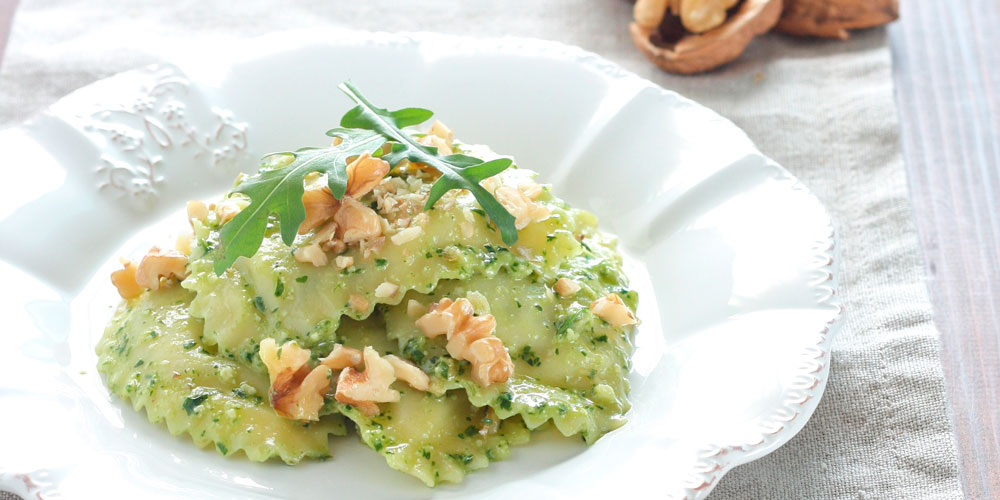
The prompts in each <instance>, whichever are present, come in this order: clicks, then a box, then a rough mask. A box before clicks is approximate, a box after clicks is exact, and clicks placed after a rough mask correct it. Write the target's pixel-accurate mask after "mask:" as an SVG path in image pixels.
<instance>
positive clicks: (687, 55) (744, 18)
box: [629, 0, 862, 74]
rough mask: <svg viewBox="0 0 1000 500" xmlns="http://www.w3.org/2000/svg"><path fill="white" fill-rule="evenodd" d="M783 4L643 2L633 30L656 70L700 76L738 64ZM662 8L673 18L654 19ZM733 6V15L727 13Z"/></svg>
mask: <svg viewBox="0 0 1000 500" xmlns="http://www.w3.org/2000/svg"><path fill="white" fill-rule="evenodd" d="M855 1H862V0H855ZM781 2H782V0H743V1H742V2H735V1H733V0H668V1H667V2H662V0H660V1H655V0H639V1H638V2H637V3H636V6H635V12H634V15H635V22H633V23H632V24H631V26H630V27H629V31H630V32H631V34H632V41H633V42H634V43H635V45H636V47H638V48H639V50H640V51H642V53H643V54H645V55H646V57H647V58H648V59H649V60H650V61H652V62H653V63H654V64H656V65H657V66H659V67H661V68H663V69H665V70H667V71H669V72H671V73H685V74H691V73H701V72H703V71H708V70H710V69H713V68H717V67H719V66H722V65H723V64H725V63H727V62H729V61H732V60H733V59H736V58H737V57H739V55H740V54H742V53H743V50H744V49H745V48H746V46H747V45H748V44H749V43H750V40H752V39H753V38H754V37H755V36H757V35H760V34H762V33H766V32H767V31H769V30H770V29H771V28H772V27H773V26H774V25H775V23H777V22H778V18H779V17H780V16H781V5H782V3H781ZM640 4H642V5H640ZM661 5H663V6H665V7H667V8H668V9H669V11H670V12H671V13H672V14H673V15H669V16H667V15H662V16H660V17H659V18H657V17H656V16H653V12H654V10H656V9H659V8H660V6H661ZM730 7H732V8H733V9H735V12H732V11H731V10H728V11H727V9H730ZM728 12H732V13H731V15H730V16H729V17H726V14H727V13H728ZM677 16H679V21H680V25H674V24H670V22H671V21H672V22H673V23H677V21H678V17H677ZM657 19H659V22H655V23H654V21H657ZM668 25H669V27H670V29H669V30H667V29H666V27H667V26H668ZM667 31H670V33H667Z"/></svg>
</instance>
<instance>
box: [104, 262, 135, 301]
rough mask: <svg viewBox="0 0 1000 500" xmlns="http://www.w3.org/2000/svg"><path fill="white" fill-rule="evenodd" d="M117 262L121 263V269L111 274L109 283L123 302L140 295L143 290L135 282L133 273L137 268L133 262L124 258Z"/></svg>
mask: <svg viewBox="0 0 1000 500" xmlns="http://www.w3.org/2000/svg"><path fill="white" fill-rule="evenodd" d="M119 261H120V262H121V263H122V269H119V270H117V271H112V273H111V283H112V284H113V285H115V288H117V289H118V295H121V297H122V298H123V299H125V300H128V299H134V298H136V297H138V296H139V295H142V290H143V288H142V287H141V286H139V284H138V283H136V281H135V271H136V269H137V268H138V266H137V265H136V263H135V261H133V260H129V259H124V258H123V259H119Z"/></svg>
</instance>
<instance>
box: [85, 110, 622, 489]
mask: <svg viewBox="0 0 1000 500" xmlns="http://www.w3.org/2000/svg"><path fill="white" fill-rule="evenodd" d="M437 127H438V125H435V128H437ZM432 130H433V129H432ZM438 133H440V131H438ZM449 134H450V132H449ZM449 137H450V136H449ZM434 141H436V142H433V141H432V142H433V143H434V145H435V146H436V147H438V148H443V147H448V148H450V147H451V146H452V145H451V144H450V138H449V139H448V140H447V141H445V138H444V136H440V137H437V138H436V139H434ZM456 147H457V146H456ZM461 148H462V150H463V151H466V152H475V154H477V155H479V156H480V157H484V158H485V157H495V155H494V154H493V153H492V152H489V151H488V150H485V149H483V148H477V147H469V146H462V147H461ZM364 159H365V161H366V162H369V165H375V166H378V164H379V162H381V161H382V160H379V159H378V158H376V157H370V156H366V157H364ZM356 161H360V160H356ZM352 165H353V164H352ZM349 168H350V167H349ZM386 168H387V167H386ZM380 175H381V174H380ZM533 177H534V174H533V173H532V172H530V171H528V170H523V169H518V168H516V167H512V168H509V169H508V170H505V171H503V172H501V173H499V175H495V176H493V177H490V178H488V179H486V180H485V181H482V185H483V187H484V188H485V189H487V191H488V192H489V193H490V194H491V195H493V196H496V197H497V200H498V201H500V202H501V203H502V204H504V207H505V208H506V209H509V210H511V212H512V214H513V215H514V216H515V217H516V219H515V220H516V224H517V227H518V231H517V236H518V238H517V243H516V244H515V245H512V246H508V245H506V244H505V243H504V241H503V239H502V238H501V234H500V232H499V231H498V230H497V227H496V225H495V224H494V223H493V222H492V221H491V219H490V218H489V217H488V216H487V214H486V213H485V211H484V210H483V209H482V207H481V206H480V205H479V203H478V201H477V200H476V199H475V198H474V197H473V196H472V194H470V193H469V192H468V191H465V190H456V191H451V192H448V193H447V194H445V195H444V196H443V197H442V198H441V199H440V200H438V202H437V203H436V204H435V205H434V207H433V208H431V209H427V210H425V207H424V204H425V202H426V200H427V198H428V196H430V194H431V191H432V185H434V181H435V180H436V179H437V177H436V175H435V174H434V173H433V172H430V173H429V172H428V171H427V169H426V168H424V167H422V166H420V165H409V166H407V168H396V169H394V170H392V172H391V173H389V175H388V176H385V178H384V179H383V178H382V177H381V176H380V177H378V178H376V179H374V181H373V183H372V185H373V186H374V188H372V187H369V188H368V189H370V190H371V192H360V194H359V195H358V198H357V199H356V200H355V199H352V201H350V203H354V204H355V205H353V206H355V207H360V208H356V210H360V211H367V212H370V213H372V214H375V215H377V216H378V217H379V219H378V221H379V224H380V228H379V229H378V233H379V234H378V236H377V237H371V236H369V239H367V240H362V241H361V243H359V244H353V245H351V244H346V243H345V242H346V240H347V239H348V238H347V236H346V234H347V233H346V232H345V231H346V230H344V228H343V227H339V226H337V225H336V224H333V222H338V224H340V223H342V222H343V221H339V220H335V217H334V216H332V215H328V216H327V219H326V220H327V222H323V223H322V225H321V226H314V227H310V228H308V230H302V231H300V232H301V233H304V234H300V235H299V236H298V237H297V239H296V241H295V243H294V245H292V247H289V246H287V245H286V244H285V243H284V242H283V240H282V238H281V235H280V226H279V224H280V222H279V221H278V220H277V219H275V218H274V217H271V218H270V219H269V222H268V225H267V229H266V231H265V233H264V238H263V241H262V243H261V246H260V248H259V249H258V250H257V251H256V252H254V253H253V254H252V255H251V256H250V257H239V258H238V259H236V260H235V262H234V263H233V265H232V267H230V268H229V269H227V270H226V271H225V272H223V273H222V274H221V275H217V274H216V272H215V269H214V265H215V262H216V259H217V258H218V253H219V250H218V248H219V242H220V239H221V233H222V229H223V227H224V225H225V224H226V221H227V220H228V219H227V218H225V217H223V216H222V215H221V212H219V211H218V209H216V211H215V212H213V213H212V215H209V216H196V217H195V218H194V219H193V220H192V226H193V233H194V244H193V245H192V249H191V250H190V252H188V255H186V262H187V266H186V272H187V274H186V275H184V276H174V275H171V274H169V273H168V274H163V275H159V274H155V272H154V273H153V277H154V279H155V281H154V285H156V284H159V285H162V286H152V287H146V288H150V289H149V290H147V291H144V292H141V294H140V295H138V296H137V297H135V298H129V299H128V300H127V301H126V302H124V303H123V304H122V306H121V307H120V308H119V310H118V311H117V312H116V314H115V317H114V318H113V319H112V321H111V323H110V325H109V326H108V328H107V330H106V331H105V334H104V337H103V338H102V339H101V341H100V343H99V345H98V346H97V351H98V354H99V359H100V365H99V369H100V371H101V373H103V374H104V375H105V377H106V383H107V385H108V387H109V389H110V390H111V392H113V393H114V394H116V395H117V396H119V397H121V398H123V399H126V400H129V401H131V402H132V405H133V407H134V408H135V409H137V410H139V409H143V408H145V410H146V412H147V415H148V417H149V419H150V420H151V421H154V422H158V421H165V422H166V424H167V427H168V428H169V430H170V431H171V432H173V433H174V434H179V433H183V432H186V433H188V434H189V435H190V436H191V437H192V439H193V440H194V442H195V443H196V444H197V445H199V446H207V445H209V444H211V443H214V444H215V447H216V449H217V450H218V451H219V452H220V453H222V454H223V455H230V454H233V453H235V452H236V451H238V450H243V452H244V453H245V454H246V455H247V456H248V457H249V458H250V459H252V460H267V459H270V458H277V459H280V460H283V461H284V462H286V463H289V464H294V463H297V462H299V461H300V460H302V459H304V458H325V457H327V456H328V455H329V444H328V439H329V436H331V435H337V436H339V435H344V434H345V433H346V427H345V422H347V426H350V427H353V428H354V429H355V430H356V431H357V434H358V436H359V437H360V439H361V440H362V442H363V443H364V444H366V445H367V446H368V447H369V448H371V449H372V450H374V451H375V452H377V453H379V454H381V455H382V456H383V457H384V458H385V460H386V463H387V464H388V465H389V466H390V467H391V468H393V469H396V470H399V471H402V472H404V473H407V474H410V475H412V476H414V477H416V478H417V479H419V480H420V481H422V482H423V483H424V484H426V485H428V486H434V485H437V484H440V483H445V482H451V483H457V482H461V481H462V480H463V478H464V477H465V475H466V474H468V473H469V472H472V471H475V470H478V469H482V468H485V467H487V466H488V464H489V463H490V462H492V461H495V460H502V459H505V458H508V457H509V456H510V454H511V453H512V449H513V448H514V447H515V446H518V445H522V444H525V443H527V442H528V441H529V439H530V435H531V432H532V431H534V430H536V429H539V428H540V427H543V426H546V425H548V424H550V423H551V425H553V426H554V427H555V428H556V429H558V430H559V431H560V432H561V433H562V434H563V435H564V436H579V437H580V438H581V439H582V440H583V441H585V442H587V443H593V442H594V441H596V440H597V439H599V438H600V437H601V436H603V435H605V434H606V433H608V432H610V431H612V430H614V429H616V428H618V427H620V426H621V425H623V424H624V423H625V414H626V413H627V412H628V410H629V408H630V404H629V402H628V399H627V396H628V390H629V385H628V372H629V370H630V357H631V355H632V352H633V350H634V344H633V337H632V336H633V333H634V331H633V330H634V328H633V327H632V326H631V325H632V324H634V323H635V318H634V315H633V311H634V310H635V307H636V304H637V300H638V299H637V296H636V294H635V292H634V291H631V290H630V289H629V288H628V280H627V278H626V277H625V275H624V273H623V271H622V268H621V265H622V262H621V257H620V256H619V255H618V253H617V251H616V248H615V240H614V238H611V237H609V236H607V235H605V234H603V233H601V232H600V231H598V229H597V220H596V218H595V217H594V216H593V215H592V214H590V213H587V212H585V211H582V210H578V209H575V208H572V207H570V206H569V205H567V204H566V203H565V202H563V201H562V200H560V199H558V198H556V197H555V196H553V195H552V193H551V192H549V190H548V188H543V187H541V186H539V185H537V184H535V183H534V181H533ZM351 190H352V185H351V184H348V192H351ZM505 190H506V191H505ZM347 202H348V201H347V200H346V198H345V199H344V200H342V201H339V202H330V203H332V204H333V205H331V207H328V208H330V210H332V212H331V213H336V212H335V211H336V210H341V208H338V207H340V206H341V205H340V204H344V203H347ZM303 204H304V205H305V198H303ZM196 208H197V207H196ZM196 215H197V214H196ZM308 216H309V211H308V209H307V218H308ZM325 228H332V229H329V230H327V229H325ZM368 229H369V230H372V227H371V225H369V227H368ZM324 231H325V232H324ZM321 233H323V234H325V235H326V236H324V237H328V236H330V235H334V234H335V235H336V236H337V238H343V241H336V242H334V241H333V240H323V241H324V244H328V243H329V244H330V245H329V246H325V247H319V246H318V245H319V241H320V240H319V238H320V234H321ZM333 243H336V244H333ZM310 246H311V247H312V248H313V250H312V251H313V252H314V253H313V254H312V256H313V257H315V256H316V254H315V252H317V251H322V252H324V253H323V255H322V257H323V258H321V259H319V260H318V261H317V260H315V259H314V258H313V257H308V256H307V257H305V258H304V257H303V255H305V254H300V253H298V252H301V251H303V250H304V249H307V248H310ZM162 253H163V252H162V251H160V254H162ZM140 268H141V265H140ZM126 269H128V268H126ZM140 271H141V269H140ZM147 271H148V269H147ZM131 272H132V274H136V272H137V271H136V270H135V269H133V270H132V271H131ZM138 274H139V275H143V276H146V275H148V274H150V273H149V272H147V273H145V274H143V273H142V272H139V273H138ZM145 279H148V278H145ZM174 281H179V284H178V283H174ZM560 281H562V282H566V283H569V285H567V286H566V287H564V289H560V288H559V286H557V283H559V282H560ZM140 290H141V288H140ZM124 296H125V294H124V293H123V297H124ZM446 298H447V299H451V300H459V299H463V300H467V301H468V303H469V304H472V306H474V308H475V311H474V315H475V316H480V317H483V318H485V317H487V316H489V317H490V318H492V319H491V321H495V327H494V328H491V330H490V332H479V333H478V334H477V335H480V337H477V338H476V339H470V342H472V341H473V340H481V339H485V338H486V337H482V336H483V335H486V336H488V337H489V340H490V341H491V342H492V343H491V344H489V345H492V346H497V347H496V349H499V350H500V352H501V353H502V354H503V356H502V358H503V359H499V361H500V362H503V364H502V367H503V368H504V370H501V371H500V372H499V373H501V375H502V377H501V378H498V379H496V380H495V381H494V380H492V379H490V380H486V381H484V380H483V379H482V378H473V376H472V374H473V372H474V370H475V369H476V363H479V362H481V359H480V357H477V356H481V355H482V353H480V354H476V355H475V356H473V355H469V356H464V355H463V356H464V357H463V356H459V355H458V354H455V357H453V356H452V355H451V354H449V350H448V349H447V348H446V344H447V342H449V340H448V339H449V338H450V336H451V335H452V333H453V332H451V331H450V330H449V332H448V334H447V335H440V336H437V337H434V338H430V337H428V335H427V334H425V332H424V331H423V330H422V328H421V327H420V326H418V320H419V319H420V318H421V317H422V315H423V314H426V313H427V311H428V308H432V307H435V304H436V303H439V302H441V301H442V300H443V299H446ZM601 300H612V301H614V302H615V303H616V304H617V306H616V307H619V308H620V312H621V313H622V314H624V315H626V316H627V317H628V318H629V319H630V320H631V321H629V322H626V323H621V322H616V321H614V320H613V319H611V318H609V317H607V316H606V315H603V314H602V312H601V311H600V310H599V309H597V308H595V304H597V303H598V302H599V301H601ZM470 307H471V306H470ZM432 310H433V309H432ZM463 314H466V315H467V316H468V315H469V313H463ZM490 324H492V323H490ZM265 340H267V342H272V341H273V344H271V343H269V344H267V346H268V350H267V351H266V353H264V354H266V357H267V359H268V361H267V363H265V362H264V359H262V353H261V343H262V342H264V341H265ZM469 345H470V346H471V345H472V344H469ZM283 350H284V351H283ZM362 351H364V352H365V354H364V356H365V357H364V358H363V359H364V363H361V362H360V360H361V359H362V355H361V353H362ZM282 352H284V353H286V354H285V357H284V358H283V357H282ZM334 352H339V353H340V355H342V356H343V357H342V358H338V360H333V353H334ZM470 352H471V351H470ZM369 353H370V354H369ZM328 354H329V356H328ZM493 354H496V352H493ZM369 355H371V356H374V357H373V358H372V359H371V360H370V359H369V357H368V356H369ZM345 360H347V361H345ZM370 361H371V362H373V363H375V365H373V366H376V367H379V368H378V369H375V368H372V367H371V366H368V363H369V362H370ZM390 361H391V363H390ZM494 361H496V359H495V360H494ZM386 370H388V371H386ZM408 370H409V371H408ZM387 373H388V374H390V375H388V377H389V378H388V379H386V378H385V375H386V374H387ZM407 373H409V375H407ZM414 373H416V375H414ZM477 373H478V372H477ZM307 374H308V375H307ZM316 374H318V376H314V375H316ZM323 377H326V378H323ZM408 377H409V378H408ZM414 377H415V378H414ZM305 380H309V381H310V382H309V383H310V384H311V385H310V387H313V386H318V387H319V391H320V392H319V393H318V394H317V393H313V394H312V396H311V399H310V398H308V397H306V396H309V395H308V394H306V396H303V399H301V400H299V399H296V398H298V397H299V392H296V391H300V390H301V387H305V385H306V382H305ZM380 380H385V382H384V383H385V384H387V385H384V386H379V387H375V386H374V385H375V384H376V381H380ZM327 381H329V384H327ZM349 383H350V384H355V385H354V386H352V387H354V389H355V392H351V394H352V395H353V396H348V395H347V393H346V391H345V392H343V394H342V389H344V385H345V384H349ZM369 385H371V387H369ZM366 391H367V392H366ZM356 394H374V395H375V396H371V397H372V398H376V397H377V398H378V399H370V400H364V399H362V400H360V401H357V400H355V399H356ZM352 398H354V399H352ZM276 402H279V403H280V404H278V403H276ZM313 403H315V404H313ZM306 404H309V405H312V406H311V407H310V408H309V409H308V410H309V411H306V410H305V409H304V408H305V406H295V405H306ZM283 408H296V412H289V411H285V410H283ZM294 418H299V419H302V420H301V421H300V420H294ZM310 419H311V420H310ZM333 466H335V465H333Z"/></svg>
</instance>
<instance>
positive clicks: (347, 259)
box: [333, 255, 354, 270]
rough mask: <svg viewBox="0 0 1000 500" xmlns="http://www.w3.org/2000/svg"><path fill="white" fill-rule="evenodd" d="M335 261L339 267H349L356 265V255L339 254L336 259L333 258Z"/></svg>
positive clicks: (342, 268)
mask: <svg viewBox="0 0 1000 500" xmlns="http://www.w3.org/2000/svg"><path fill="white" fill-rule="evenodd" d="M333 261H334V263H335V264H336V265H337V269H340V270H344V269H347V268H348V267H351V266H353V265H354V257H351V256H350V255H338V256H337V257H336V258H335V259H333Z"/></svg>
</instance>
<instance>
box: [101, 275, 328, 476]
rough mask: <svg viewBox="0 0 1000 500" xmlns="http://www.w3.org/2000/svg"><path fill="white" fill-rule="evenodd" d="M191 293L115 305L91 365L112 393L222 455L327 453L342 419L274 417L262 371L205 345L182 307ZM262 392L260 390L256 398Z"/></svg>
mask: <svg viewBox="0 0 1000 500" xmlns="http://www.w3.org/2000/svg"><path fill="white" fill-rule="evenodd" d="M192 298H193V294H191V293H190V292H188V291H187V290H184V289H182V288H180V287H176V286H175V287H172V288H167V289H161V290H158V291H156V292H149V293H146V294H144V295H143V296H142V297H140V298H138V299H135V300H134V301H132V302H130V303H125V304H122V306H121V307H119V309H118V311H117V312H116V313H115V316H114V318H113V319H112V320H111V323H110V324H109V325H108V328H107V329H106V330H105V332H104V336H103V337H102V338H101V341H100V342H99V343H98V344H97V354H98V364H97V368H98V370H99V371H100V372H101V373H102V374H104V376H105V377H106V378H105V383H106V384H107V386H108V388H109V389H110V390H111V392H113V393H114V394H115V395H117V396H119V397H121V398H122V399H126V400H129V401H131V402H132V407H133V408H134V409H136V410H140V409H145V410H146V414H147V416H148V417H149V420H150V421H151V422H165V423H166V425H167V428H168V429H169V430H170V432H171V433H173V434H181V433H187V434H189V435H190V436H191V439H193V440H194V442H195V444H197V445H198V446H201V447H204V446H207V445H209V444H212V443H214V444H215V448H216V449H217V450H218V451H219V453H221V454H223V455H229V454H233V453H236V452H237V451H239V450H243V452H244V453H245V454H246V456H247V457H249V458H250V459H251V460H254V461H264V460H267V459H269V458H272V457H276V458H280V459H281V460H283V461H285V462H286V463H290V464H294V463H298V462H299V461H300V460H302V459H303V458H325V457H328V456H329V454H330V445H329V436H330V435H338V436H343V435H344V434H346V429H345V427H344V422H343V418H342V417H341V416H340V415H331V416H329V417H326V418H324V419H323V420H321V421H320V422H313V423H309V424H306V423H301V422H296V421H294V420H288V419H285V418H281V417H279V416H278V415H276V414H275V413H274V411H272V410H271V407H270V406H269V405H268V403H267V401H266V395H267V387H268V382H267V378H266V377H264V376H261V375H260V374H258V373H256V372H254V371H253V370H250V369H248V368H247V367H245V366H243V365H242V364H240V363H237V362H235V361H233V360H231V359H228V358H226V357H223V356H219V355H218V354H215V353H213V352H211V351H209V350H207V349H206V348H205V347H204V346H203V345H202V344H201V343H200V341H199V339H200V338H201V333H202V327H201V321H200V320H197V319H195V318H192V317H191V316H190V314H189V312H188V307H189V305H190V303H191V299H192ZM262 396H264V397H262Z"/></svg>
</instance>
